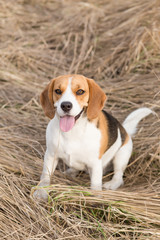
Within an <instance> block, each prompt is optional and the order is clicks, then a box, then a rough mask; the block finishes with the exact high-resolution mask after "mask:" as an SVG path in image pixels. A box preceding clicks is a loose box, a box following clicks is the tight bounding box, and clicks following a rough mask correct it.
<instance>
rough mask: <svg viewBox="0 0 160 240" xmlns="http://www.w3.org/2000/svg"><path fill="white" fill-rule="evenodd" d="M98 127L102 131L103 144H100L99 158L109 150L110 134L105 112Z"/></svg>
mask: <svg viewBox="0 0 160 240" xmlns="http://www.w3.org/2000/svg"><path fill="white" fill-rule="evenodd" d="M98 125H99V129H100V131H101V142H100V151H99V158H100V159H101V157H102V156H103V154H104V152H106V150H107V146H108V140H109V134H108V124H107V121H106V118H105V116H104V114H103V112H101V113H100V115H99V117H98Z"/></svg>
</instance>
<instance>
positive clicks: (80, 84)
mask: <svg viewBox="0 0 160 240" xmlns="http://www.w3.org/2000/svg"><path fill="white" fill-rule="evenodd" d="M71 89H72V92H73V94H74V95H75V97H76V99H77V101H78V103H79V105H80V106H81V108H84V107H86V106H88V100H89V86H88V82H87V80H86V77H84V76H82V75H73V76H72V83H71ZM79 89H82V90H84V91H85V92H84V93H83V94H82V95H77V94H76V92H77V91H78V90H79Z"/></svg>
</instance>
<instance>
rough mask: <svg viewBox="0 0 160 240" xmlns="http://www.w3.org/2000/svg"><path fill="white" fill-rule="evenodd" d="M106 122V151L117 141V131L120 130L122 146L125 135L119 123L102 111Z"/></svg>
mask: <svg viewBox="0 0 160 240" xmlns="http://www.w3.org/2000/svg"><path fill="white" fill-rule="evenodd" d="M102 112H103V114H104V116H105V118H106V121H107V125H108V134H109V136H108V146H106V151H107V149H109V148H110V147H111V146H112V145H113V144H114V143H115V141H116V140H117V137H118V129H119V130H120V133H121V138H122V145H123V143H124V141H125V139H126V136H127V133H126V130H125V129H124V128H123V126H122V125H121V124H120V122H119V121H118V120H117V119H116V118H114V117H113V116H112V115H110V114H109V113H107V112H106V111H104V110H102Z"/></svg>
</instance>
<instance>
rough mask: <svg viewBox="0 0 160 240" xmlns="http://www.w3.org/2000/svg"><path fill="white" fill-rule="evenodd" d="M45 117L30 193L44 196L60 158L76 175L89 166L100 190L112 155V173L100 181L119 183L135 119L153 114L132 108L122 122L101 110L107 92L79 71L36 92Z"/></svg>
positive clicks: (114, 185)
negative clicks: (42, 149)
mask: <svg viewBox="0 0 160 240" xmlns="http://www.w3.org/2000/svg"><path fill="white" fill-rule="evenodd" d="M40 101H41V105H42V107H43V110H44V112H45V115H46V116H47V117H49V118H50V119H51V121H50V122H49V124H48V127H47V130H46V145H47V150H46V153H45V156H44V166H43V172H42V175H41V181H40V184H39V186H42V188H40V189H37V190H36V191H35V192H34V194H33V197H34V198H37V199H43V200H46V199H47V198H48V194H47V192H46V191H45V188H43V186H47V185H49V184H50V178H51V175H52V174H53V172H54V171H55V168H56V166H57V164H58V160H59V159H63V161H64V162H65V163H66V164H67V165H68V166H69V169H68V170H67V173H68V174H69V175H71V176H76V175H77V173H78V171H83V170H87V171H88V172H89V175H90V179H91V189H93V190H101V189H102V176H103V173H105V169H106V167H107V165H108V164H109V162H110V161H111V160H112V159H113V165H114V175H113V178H112V180H111V181H109V182H106V183H104V184H103V187H104V188H105V189H112V190H115V189H117V188H118V187H120V186H121V185H122V184H123V173H124V170H125V168H126V166H127V164H128V161H129V158H130V156H131V153H132V139H131V136H132V135H133V134H134V133H135V131H136V126H137V124H138V122H139V121H140V120H141V119H142V118H144V117H145V116H147V115H149V114H150V113H152V111H151V110H150V109H149V108H140V109H138V110H136V111H134V112H132V113H131V114H130V115H129V116H128V117H127V118H126V120H125V121H124V123H123V124H122V125H121V124H120V123H119V122H118V120H117V119H115V118H114V117H112V116H111V115H110V114H108V113H107V112H105V111H104V110H102V109H103V106H104V103H105V101H106V95H105V93H104V92H103V90H102V89H101V88H100V87H99V86H98V85H97V84H96V83H95V81H94V80H92V79H89V78H86V77H84V76H82V75H76V74H75V75H65V76H59V77H57V78H55V79H53V80H51V82H50V83H49V84H48V85H47V87H46V88H45V89H44V91H43V92H42V94H41V96H40Z"/></svg>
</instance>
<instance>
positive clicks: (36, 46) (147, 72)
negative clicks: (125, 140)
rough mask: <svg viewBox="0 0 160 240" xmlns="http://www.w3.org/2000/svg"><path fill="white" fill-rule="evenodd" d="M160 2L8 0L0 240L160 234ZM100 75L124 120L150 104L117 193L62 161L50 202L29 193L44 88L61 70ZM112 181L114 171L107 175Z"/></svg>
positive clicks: (0, 66)
mask: <svg viewBox="0 0 160 240" xmlns="http://www.w3.org/2000/svg"><path fill="white" fill-rule="evenodd" d="M159 11H160V3H159V1H158V0H157V1H155V0H154V1H149V0H147V1H146V0H145V1H144V0H141V1H131V0H130V1H125V0H119V1H117V2H116V1H109V0H106V1H104V0H103V1H102V0H101V1H79V0H77V1H73V0H69V1H56V0H48V1H46V0H39V1H38V0H31V1H29V0H16V1H10V0H6V1H3V2H1V7H0V18H1V21H0V36H1V38H0V45H1V51H0V164H1V170H0V175H1V177H0V198H1V207H0V208H1V209H0V222H1V224H0V239H7V240H10V239H16V240H17V239H28V240H31V239H37V240H39V239H158V238H159V237H160V230H159V227H160V198H159V196H160V175H159V167H160V137H159V135H160V134H159V133H160V120H159V114H160V107H159V106H160V100H159V99H160V98H159V95H160V73H159V65H160V61H159V59H160V55H159V50H160V49H159V46H160V15H159ZM66 73H81V74H83V75H86V76H88V77H93V78H94V79H95V80H96V81H97V82H98V83H99V84H100V85H101V86H102V87H103V89H104V91H105V92H106V94H107V96H108V102H107V103H106V106H105V108H106V109H107V111H109V112H111V113H112V114H113V115H114V116H116V117H117V118H118V119H119V120H120V121H122V120H123V119H124V118H125V116H127V114H128V113H129V112H131V111H132V110H134V109H136V108H138V107H141V106H147V107H150V108H152V109H153V110H155V112H156V113H157V117H155V116H149V117H148V118H146V119H145V120H143V121H142V123H141V124H140V125H139V129H138V133H137V134H136V136H135V138H134V151H133V154H132V158H131V161H130V164H129V166H128V168H127V170H126V172H125V185H124V186H123V187H122V188H121V189H119V190H118V191H103V192H99V193H98V195H97V194H96V193H95V192H93V191H91V190H90V189H89V177H88V176H87V175H86V174H85V173H81V174H80V175H79V176H78V178H76V179H69V178H66V177H65V176H64V175H63V173H62V171H63V170H64V166H63V164H60V165H59V167H58V169H57V170H56V172H55V175H54V178H53V185H52V186H49V187H48V191H49V192H50V198H49V201H48V203H47V204H39V203H35V202H34V201H33V200H32V198H31V197H30V191H31V188H32V186H34V185H36V184H37V183H38V181H39V176H40V172H41V170H42V165H43V155H44V152H45V128H46V125H47V122H48V119H47V118H45V116H44V114H43V111H42V109H41V106H40V104H39V94H40V92H41V90H42V89H43V88H44V86H45V85H46V83H47V82H48V81H49V80H50V79H51V78H53V77H55V76H57V75H62V74H66ZM110 177H111V174H108V175H107V176H105V177H104V181H105V180H107V179H108V178H110Z"/></svg>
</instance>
